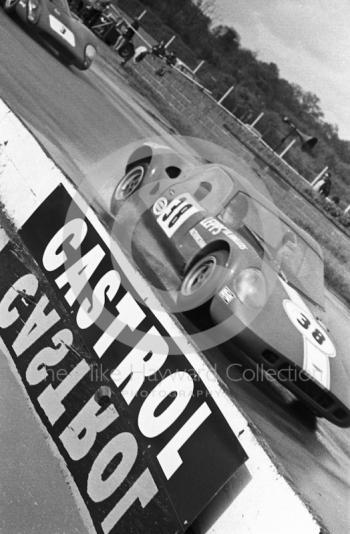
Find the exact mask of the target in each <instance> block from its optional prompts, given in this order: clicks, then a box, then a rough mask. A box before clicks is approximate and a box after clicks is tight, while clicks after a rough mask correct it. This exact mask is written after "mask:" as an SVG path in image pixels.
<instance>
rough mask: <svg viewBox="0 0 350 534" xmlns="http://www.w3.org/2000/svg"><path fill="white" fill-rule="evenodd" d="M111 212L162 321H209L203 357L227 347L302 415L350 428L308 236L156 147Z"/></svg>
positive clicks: (254, 197) (218, 171) (134, 167)
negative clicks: (288, 396) (302, 409)
mask: <svg viewBox="0 0 350 534" xmlns="http://www.w3.org/2000/svg"><path fill="white" fill-rule="evenodd" d="M110 212H111V216H112V220H113V221H114V222H113V232H114V233H115V234H116V236H117V238H118V239H119V240H120V241H121V242H122V244H124V247H129V252H130V254H131V255H132V256H133V258H134V260H135V262H136V263H137V265H138V267H139V269H140V270H141V271H142V272H143V274H144V275H145V276H146V277H147V279H148V280H149V282H150V283H151V284H152V285H153V286H154V287H156V288H157V290H158V291H159V292H160V293H161V292H162V295H163V301H164V302H167V304H168V305H169V306H170V308H169V309H170V311H173V312H181V313H185V314H191V316H192V317H193V316H196V314H197V315H202V314H203V313H206V314H207V315H208V317H209V319H210V325H211V326H210V327H209V328H208V329H207V330H206V331H205V332H204V333H200V334H199V337H198V338H197V339H196V342H197V346H199V348H201V349H203V348H206V347H205V346H204V344H205V343H206V340H207V339H208V338H210V342H211V343H212V346H214V345H216V344H218V345H219V344H221V343H222V342H223V341H225V342H226V341H227V340H231V341H232V343H234V344H235V345H237V346H238V347H240V348H241V349H243V350H244V352H245V353H246V355H247V356H249V358H250V360H253V361H254V362H255V364H256V365H257V366H258V367H259V368H260V369H263V371H264V373H268V374H270V375H271V376H272V377H273V378H274V379H275V380H277V381H278V382H279V383H281V384H282V385H283V386H285V387H286V388H287V389H289V390H290V391H291V392H292V393H293V394H294V396H296V397H297V398H298V399H299V400H300V401H302V403H303V404H304V405H306V406H307V408H308V410H311V411H312V412H313V413H314V414H315V415H317V416H318V417H324V418H326V419H328V420H329V421H331V422H332V423H334V424H336V425H338V426H341V427H348V426H350V401H349V388H348V384H347V380H346V376H344V373H343V368H342V359H343V358H344V357H345V355H344V354H340V353H339V351H338V349H337V344H336V341H335V340H334V338H333V337H332V334H331V333H330V332H329V330H328V328H327V326H326V314H325V307H324V300H325V295H324V276H323V275H324V271H323V256H322V251H321V248H320V246H319V245H318V244H317V242H316V241H315V240H314V239H313V238H312V237H311V236H310V235H309V234H307V233H306V232H305V231H303V230H302V229H301V228H299V227H298V226H297V225H296V224H295V223H293V222H292V221H291V220H290V219H289V218H288V217H287V216H285V215H284V214H283V213H282V212H281V211H280V210H279V209H278V208H277V207H276V206H275V205H274V204H273V203H272V202H271V201H270V200H268V198H266V197H265V196H264V195H262V194H261V193H259V192H258V191H257V190H256V189H255V188H254V187H253V186H252V185H251V184H250V183H249V182H248V181H247V180H246V179H245V178H244V177H242V176H241V175H240V174H238V173H237V172H235V171H234V170H233V169H231V168H229V167H226V166H224V165H220V164H215V163H202V162H198V161H195V160H192V159H191V158H187V156H182V155H181V154H179V153H178V152H176V151H174V150H172V149H171V148H169V147H167V146H161V145H157V144H152V143H148V144H145V145H141V146H139V147H137V148H136V149H135V150H134V152H133V153H132V154H131V156H130V159H129V161H128V163H127V165H126V169H125V174H124V176H123V177H122V178H121V179H119V180H118V181H117V183H116V184H115V187H114V190H113V192H112V195H111V200H110ZM169 302H170V303H171V304H169ZM193 311H194V313H193ZM201 336H202V337H201ZM231 341H230V342H231Z"/></svg>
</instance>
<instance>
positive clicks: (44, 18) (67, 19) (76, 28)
mask: <svg viewBox="0 0 350 534" xmlns="http://www.w3.org/2000/svg"><path fill="white" fill-rule="evenodd" d="M3 8H4V10H5V11H6V12H7V13H9V14H13V15H17V16H18V18H19V19H20V20H21V21H22V22H24V23H25V24H26V25H27V26H29V27H30V28H31V29H32V30H34V31H35V33H37V34H38V35H42V36H43V37H44V39H45V42H46V43H47V44H49V45H50V46H51V47H52V48H53V49H54V50H55V51H57V52H58V53H59V54H60V57H61V58H62V59H63V60H64V61H65V63H67V64H73V65H75V66H76V67H78V69H80V70H86V69H88V68H89V67H90V66H91V64H92V62H93V60H94V59H95V56H96V46H95V45H94V36H93V35H92V33H91V32H90V30H88V29H87V28H86V27H85V26H84V25H83V24H82V23H81V22H80V20H79V19H78V18H75V16H74V15H73V14H72V13H71V11H70V9H69V6H68V3H67V0H4V1H3Z"/></svg>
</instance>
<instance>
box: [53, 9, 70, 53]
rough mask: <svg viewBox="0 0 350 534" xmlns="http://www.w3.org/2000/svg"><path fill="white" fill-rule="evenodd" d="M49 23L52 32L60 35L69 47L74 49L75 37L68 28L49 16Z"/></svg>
mask: <svg viewBox="0 0 350 534" xmlns="http://www.w3.org/2000/svg"><path fill="white" fill-rule="evenodd" d="M49 23H50V26H51V28H52V29H53V31H54V32H56V33H57V34H58V35H60V36H61V37H62V39H64V40H65V41H67V43H69V44H70V45H71V46H73V47H75V36H74V33H73V32H72V31H71V30H70V29H69V28H67V27H66V26H65V25H64V24H62V22H61V21H60V20H58V19H57V18H56V17H54V16H53V15H49Z"/></svg>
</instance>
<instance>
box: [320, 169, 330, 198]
mask: <svg viewBox="0 0 350 534" xmlns="http://www.w3.org/2000/svg"><path fill="white" fill-rule="evenodd" d="M331 187H332V182H331V177H330V174H328V173H327V174H326V175H325V178H324V181H323V184H322V185H321V187H320V188H319V190H318V191H319V193H320V194H321V195H322V196H324V197H325V198H327V197H328V196H329V194H330V192H331Z"/></svg>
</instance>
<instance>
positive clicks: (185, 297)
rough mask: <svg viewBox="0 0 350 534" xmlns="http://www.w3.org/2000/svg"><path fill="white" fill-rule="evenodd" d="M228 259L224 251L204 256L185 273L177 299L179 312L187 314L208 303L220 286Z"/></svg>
mask: <svg viewBox="0 0 350 534" xmlns="http://www.w3.org/2000/svg"><path fill="white" fill-rule="evenodd" d="M227 258H228V252H227V251H226V250H216V251H213V252H210V253H208V254H206V255H205V256H204V257H202V258H200V259H199V260H198V261H196V262H195V264H194V265H192V266H191V267H190V268H189V269H188V271H187V272H186V273H185V276H184V278H183V281H182V283H181V287H180V290H179V294H178V298H177V308H178V311H179V312H189V311H191V310H194V309H196V308H198V307H199V306H201V305H203V304H205V303H207V302H208V301H210V300H211V299H212V298H213V296H214V295H215V292H216V290H217V289H218V288H219V286H220V285H221V284H222V281H223V279H224V275H225V265H226V261H227Z"/></svg>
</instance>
